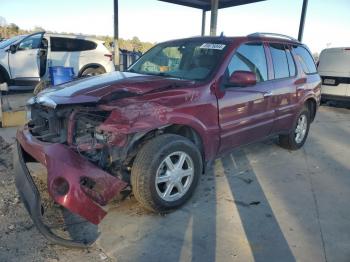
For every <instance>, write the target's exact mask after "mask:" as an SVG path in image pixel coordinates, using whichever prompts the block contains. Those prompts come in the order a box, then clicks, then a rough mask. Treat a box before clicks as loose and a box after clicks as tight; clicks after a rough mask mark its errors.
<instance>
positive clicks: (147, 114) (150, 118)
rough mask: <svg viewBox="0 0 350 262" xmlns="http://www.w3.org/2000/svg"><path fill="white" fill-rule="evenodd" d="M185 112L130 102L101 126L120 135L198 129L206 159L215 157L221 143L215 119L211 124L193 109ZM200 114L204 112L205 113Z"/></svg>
mask: <svg viewBox="0 0 350 262" xmlns="http://www.w3.org/2000/svg"><path fill="white" fill-rule="evenodd" d="M184 111H185V110H182V111H181V110H174V109H173V108H169V107H164V106H162V105H159V104H154V103H143V104H131V105H129V106H126V107H123V108H114V109H113V111H112V113H111V114H110V116H109V117H108V119H107V120H106V121H105V122H104V123H103V124H101V125H100V126H99V129H100V130H101V131H105V132H109V133H114V134H119V135H120V134H123V135H130V134H135V133H148V132H150V131H152V130H157V129H161V128H163V127H165V126H169V125H182V126H187V127H190V128H192V129H193V130H195V131H196V132H197V133H198V134H199V136H200V137H201V140H202V142H203V149H204V156H205V159H206V160H211V159H213V158H214V156H215V155H216V153H217V150H218V146H219V129H218V125H217V124H216V122H214V123H213V125H208V124H207V123H205V122H204V121H202V120H201V118H200V117H197V116H196V114H194V113H193V111H192V110H187V111H189V113H185V112H184ZM201 113H202V115H203V112H201ZM215 119H217V116H216V117H215Z"/></svg>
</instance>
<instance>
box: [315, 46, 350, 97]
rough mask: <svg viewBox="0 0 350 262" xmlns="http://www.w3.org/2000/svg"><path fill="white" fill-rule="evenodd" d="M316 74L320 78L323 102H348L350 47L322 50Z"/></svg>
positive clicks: (349, 93)
mask: <svg viewBox="0 0 350 262" xmlns="http://www.w3.org/2000/svg"><path fill="white" fill-rule="evenodd" d="M318 73H319V74H320V76H321V77H322V89H321V92H322V100H323V101H327V100H338V101H350V47H338V48H328V49H324V50H323V51H322V52H321V54H320V59H319V64H318Z"/></svg>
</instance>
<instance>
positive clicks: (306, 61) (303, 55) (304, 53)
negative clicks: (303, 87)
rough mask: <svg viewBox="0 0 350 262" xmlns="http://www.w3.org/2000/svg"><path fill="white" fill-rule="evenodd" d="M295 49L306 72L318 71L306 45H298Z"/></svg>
mask: <svg viewBox="0 0 350 262" xmlns="http://www.w3.org/2000/svg"><path fill="white" fill-rule="evenodd" d="M294 51H295V53H296V55H297V57H298V59H299V61H300V64H301V67H302V68H303V71H304V73H305V74H314V73H316V72H317V69H316V65H315V62H314V59H313V58H312V56H311V54H310V53H309V51H308V50H307V49H306V48H305V47H302V46H296V47H294Z"/></svg>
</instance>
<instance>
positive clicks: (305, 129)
mask: <svg viewBox="0 0 350 262" xmlns="http://www.w3.org/2000/svg"><path fill="white" fill-rule="evenodd" d="M310 122H311V121H310V111H309V109H308V107H307V106H304V107H303V109H302V110H301V112H300V113H299V114H298V117H297V118H296V121H295V123H294V125H293V129H292V131H291V132H290V133H289V134H287V135H280V136H279V144H280V146H281V147H283V148H285V149H288V150H298V149H299V148H301V147H302V146H303V145H304V144H305V141H306V138H307V136H308V134H309V129H310Z"/></svg>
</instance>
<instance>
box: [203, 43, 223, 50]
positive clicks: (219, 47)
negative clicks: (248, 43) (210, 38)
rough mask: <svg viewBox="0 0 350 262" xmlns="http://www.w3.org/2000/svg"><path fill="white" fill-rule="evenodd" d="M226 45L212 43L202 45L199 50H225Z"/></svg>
mask: <svg viewBox="0 0 350 262" xmlns="http://www.w3.org/2000/svg"><path fill="white" fill-rule="evenodd" d="M225 46H226V45H223V44H212V43H204V44H203V45H201V46H200V47H199V48H203V49H216V50H222V49H224V48H225Z"/></svg>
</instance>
